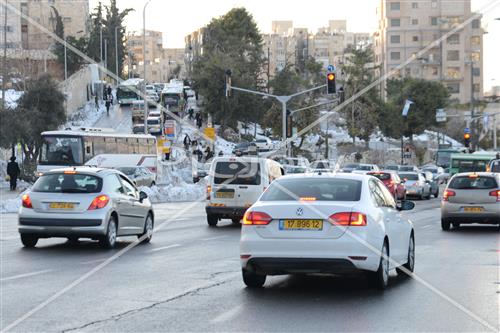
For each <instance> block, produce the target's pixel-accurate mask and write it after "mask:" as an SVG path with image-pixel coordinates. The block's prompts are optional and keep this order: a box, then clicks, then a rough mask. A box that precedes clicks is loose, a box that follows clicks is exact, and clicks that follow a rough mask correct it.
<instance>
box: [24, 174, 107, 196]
mask: <svg viewBox="0 0 500 333" xmlns="http://www.w3.org/2000/svg"><path fill="white" fill-rule="evenodd" d="M101 190H102V179H101V178H99V177H96V176H92V175H86V174H65V173H53V174H47V175H43V176H41V177H40V178H39V179H38V180H37V181H36V183H35V185H33V189H32V191H33V192H49V193H99V192H101Z"/></svg>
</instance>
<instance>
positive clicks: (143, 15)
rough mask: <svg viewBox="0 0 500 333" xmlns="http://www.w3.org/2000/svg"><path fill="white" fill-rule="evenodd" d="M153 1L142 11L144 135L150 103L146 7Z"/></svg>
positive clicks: (147, 3) (147, 2)
mask: <svg viewBox="0 0 500 333" xmlns="http://www.w3.org/2000/svg"><path fill="white" fill-rule="evenodd" d="M150 2H151V0H148V1H146V3H145V4H144V8H143V9H142V63H143V69H144V74H143V76H142V78H143V79H144V84H143V85H142V99H143V100H144V134H148V119H147V118H148V102H147V101H146V7H147V6H148V5H149V3H150Z"/></svg>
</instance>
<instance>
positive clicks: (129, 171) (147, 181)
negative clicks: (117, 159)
mask: <svg viewBox="0 0 500 333" xmlns="http://www.w3.org/2000/svg"><path fill="white" fill-rule="evenodd" d="M116 170H118V171H121V172H123V173H124V174H125V175H126V176H127V177H128V178H129V179H131V180H132V181H133V182H134V184H135V185H136V186H149V187H151V186H154V185H156V175H155V174H154V173H152V172H151V171H150V170H149V169H148V168H145V167H119V168H116Z"/></svg>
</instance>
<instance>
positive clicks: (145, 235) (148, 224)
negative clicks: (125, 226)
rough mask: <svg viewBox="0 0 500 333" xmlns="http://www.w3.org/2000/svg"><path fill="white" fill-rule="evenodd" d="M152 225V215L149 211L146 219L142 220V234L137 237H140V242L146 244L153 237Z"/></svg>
mask: <svg viewBox="0 0 500 333" xmlns="http://www.w3.org/2000/svg"><path fill="white" fill-rule="evenodd" d="M153 227H154V223H153V217H152V216H151V213H149V214H148V216H147V217H146V221H145V222H144V230H143V232H142V234H140V235H138V237H139V239H142V240H141V243H143V244H146V243H149V242H151V238H153Z"/></svg>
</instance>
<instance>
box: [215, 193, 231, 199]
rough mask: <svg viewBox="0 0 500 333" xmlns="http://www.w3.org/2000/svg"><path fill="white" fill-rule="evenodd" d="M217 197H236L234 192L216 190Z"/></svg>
mask: <svg viewBox="0 0 500 333" xmlns="http://www.w3.org/2000/svg"><path fill="white" fill-rule="evenodd" d="M215 197H216V198H227V199H232V198H233V197H234V192H215Z"/></svg>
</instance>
